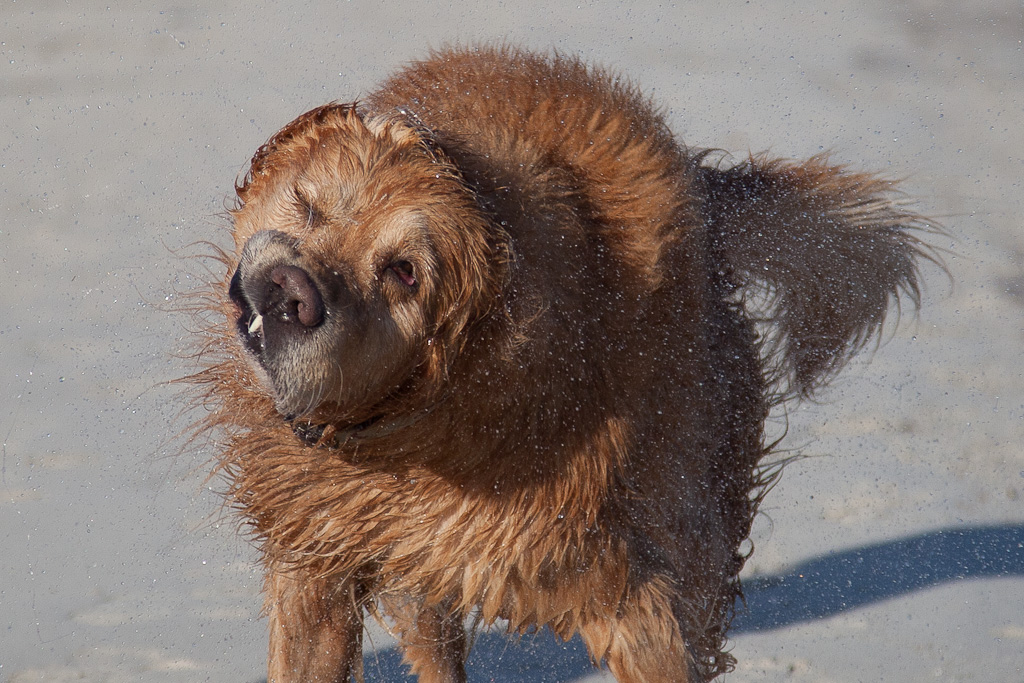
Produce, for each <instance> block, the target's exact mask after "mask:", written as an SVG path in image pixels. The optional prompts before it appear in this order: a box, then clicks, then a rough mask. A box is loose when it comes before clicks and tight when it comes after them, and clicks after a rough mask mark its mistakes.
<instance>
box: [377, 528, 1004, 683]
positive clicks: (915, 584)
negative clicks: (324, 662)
mask: <svg viewBox="0 0 1024 683" xmlns="http://www.w3.org/2000/svg"><path fill="white" fill-rule="evenodd" d="M1022 575H1024V525H1014V526H1011V525H1007V526H988V527H970V528H962V529H946V530H941V531H935V532H931V533H926V534H922V535H920V536H914V537H911V538H904V539H898V540H894V541H888V542H885V543H879V544H875V545H869V546H863V547H860V548H853V549H850V550H844V551H840V552H835V553H829V554H828V555H826V556H824V557H819V558H815V559H812V560H808V561H807V562H805V563H803V564H800V565H798V566H795V567H793V568H792V569H790V570H789V571H787V572H785V573H783V574H779V575H776V576H755V577H752V578H750V579H748V580H747V581H746V582H745V583H744V592H745V593H746V604H745V605H743V604H742V603H741V604H737V607H736V618H735V620H734V621H733V626H732V629H731V631H730V633H731V634H732V635H738V634H741V633H750V632H754V631H766V630H771V629H776V628H782V627H784V626H790V625H792V624H798V623H802V622H807V621H812V620H814V619H820V618H823V617H828V616H831V615H833V614H838V613H840V612H845V611H847V610H851V609H855V608H857V607H863V606H866V605H870V604H872V603H876V602H880V601H883V600H887V599H890V598H895V597H898V596H901V595H906V594H908V593H912V592H914V591H918V590H923V589H925V588H931V587H933V586H938V585H941V584H944V583H949V582H953V581H964V580H967V579H979V578H989V577H1000V576H1022ZM401 660H402V658H401V655H400V654H399V653H398V651H397V650H396V649H394V648H390V649H386V650H381V651H379V652H374V653H369V654H367V655H366V657H365V660H364V664H365V671H366V680H367V681H379V682H385V681H386V682H392V681H395V682H398V681H401V682H403V683H404V682H405V681H415V679H414V678H412V677H411V676H408V675H407V674H406V669H405V667H404V666H403V665H402V661H401ZM593 671H594V669H593V667H592V666H591V664H590V660H589V658H588V656H587V652H586V648H584V646H583V643H582V642H581V641H580V639H579V638H574V639H573V640H572V641H570V642H568V643H562V642H561V641H559V640H558V639H557V638H555V637H553V636H552V635H551V634H550V633H548V632H546V631H542V632H541V633H539V634H537V635H534V636H526V637H524V638H521V639H515V638H509V637H507V636H503V635H501V634H498V633H482V634H480V635H479V636H478V638H477V640H476V643H475V645H474V647H473V651H472V653H471V655H470V658H469V662H468V674H469V681H470V683H485V682H486V683H492V682H493V683H564V682H566V681H572V680H575V679H578V678H582V677H584V676H587V675H589V674H591V673H593Z"/></svg>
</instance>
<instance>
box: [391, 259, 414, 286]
mask: <svg viewBox="0 0 1024 683" xmlns="http://www.w3.org/2000/svg"><path fill="white" fill-rule="evenodd" d="M388 270H390V271H391V272H393V273H394V274H395V275H396V276H397V277H398V279H399V280H400V281H401V282H402V284H404V285H405V286H406V287H410V288H411V287H415V286H416V273H415V272H414V271H413V267H412V264H411V263H409V262H408V261H395V262H393V263H391V264H390V265H389V266H388Z"/></svg>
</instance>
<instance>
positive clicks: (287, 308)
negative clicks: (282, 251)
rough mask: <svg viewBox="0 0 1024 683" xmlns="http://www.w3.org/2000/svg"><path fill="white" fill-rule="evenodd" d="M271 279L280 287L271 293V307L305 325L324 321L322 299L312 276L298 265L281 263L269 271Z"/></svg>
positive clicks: (308, 325) (309, 325) (314, 325)
mask: <svg viewBox="0 0 1024 683" xmlns="http://www.w3.org/2000/svg"><path fill="white" fill-rule="evenodd" d="M270 279H271V281H272V282H273V283H274V284H275V285H277V286H278V287H280V290H279V291H277V292H275V293H272V294H271V297H270V299H271V300H274V299H276V300H275V301H273V307H274V308H277V309H278V310H280V311H281V313H282V314H283V315H284V316H285V317H288V316H294V317H295V318H296V319H298V321H299V322H300V323H302V325H304V326H305V327H316V326H317V325H319V324H320V323H322V322H323V321H324V300H323V297H321V296H320V290H319V289H317V286H316V284H315V283H314V282H313V278H311V277H310V276H309V273H307V272H306V271H304V270H303V269H302V268H299V267H298V266H287V265H281V266H277V267H276V268H274V269H273V270H272V271H270Z"/></svg>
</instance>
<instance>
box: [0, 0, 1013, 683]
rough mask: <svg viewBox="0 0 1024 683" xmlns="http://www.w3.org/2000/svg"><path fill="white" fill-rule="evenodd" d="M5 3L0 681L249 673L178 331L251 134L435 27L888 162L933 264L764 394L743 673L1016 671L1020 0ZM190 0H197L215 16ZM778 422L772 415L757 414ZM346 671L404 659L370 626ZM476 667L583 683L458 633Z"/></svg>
mask: <svg viewBox="0 0 1024 683" xmlns="http://www.w3.org/2000/svg"><path fill="white" fill-rule="evenodd" d="M267 4H268V3H251V2H243V1H241V0H224V1H222V2H220V3H217V4H216V9H195V8H189V7H187V6H184V5H181V6H179V5H169V6H164V7H162V8H157V9H152V8H151V5H150V3H144V2H119V3H117V9H113V8H112V5H113V3H111V4H110V5H111V6H108V5H106V4H102V3H93V2H77V3H61V2H55V1H53V0H46V1H44V0H36V1H34V2H25V1H23V2H13V1H12V2H7V3H5V6H4V10H3V12H2V18H0V57H2V60H0V64H2V66H0V74H2V79H0V83H2V84H3V87H2V88H0V120H2V121H3V125H2V126H0V284H2V286H0V311H2V312H3V319H2V321H0V440H2V453H0V457H2V460H0V542H2V547H3V552H2V553H0V680H3V681H9V682H10V683H14V682H17V683H25V682H28V681H58V682H59V681H110V682H115V681H167V682H171V681H174V682H179V681H181V682H185V681H213V682H221V681H235V682H249V683H252V682H255V681H260V680H262V676H263V660H264V656H265V639H266V626H265V622H263V621H262V620H261V619H260V616H259V600H260V598H259V587H260V580H261V579H260V576H259V573H258V571H257V570H256V568H255V565H254V561H255V554H254V552H253V550H252V548H251V547H250V545H249V544H248V542H247V541H246V540H245V539H244V538H243V537H241V536H239V535H238V533H237V526H236V523H235V521H234V520H233V518H232V517H231V516H230V515H228V514H226V513H224V512H223V511H222V510H221V508H220V499H219V497H218V496H217V495H216V493H215V491H216V489H217V488H218V487H219V486H220V484H219V482H217V481H216V480H214V481H206V478H205V477H206V472H207V471H208V465H209V459H210V458H211V456H212V454H211V452H210V450H209V448H208V445H207V444H204V443H199V444H193V445H192V446H190V447H188V448H183V444H182V441H181V439H180V438H179V436H178V435H179V433H180V431H181V430H182V429H184V428H185V427H186V425H187V423H188V415H187V414H186V415H182V411H183V410H184V402H183V400H182V399H181V397H180V394H179V392H178V389H177V388H175V387H174V386H169V385H167V384H165V382H167V381H169V380H172V379H174V378H176V377H180V376H181V375H183V374H185V373H187V372H188V370H189V369H190V367H191V366H190V364H189V361H187V360H185V359H182V358H181V357H180V354H182V353H187V352H188V350H189V349H190V348H191V347H192V344H193V342H194V335H193V332H192V330H191V328H190V321H189V320H188V318H187V317H184V316H182V315H180V314H178V313H175V308H176V306H178V305H179V304H180V302H181V301H182V298H183V297H182V294H183V293H186V292H188V291H190V290H192V289H193V288H194V287H195V286H196V283H197V282H198V281H200V280H202V279H205V278H208V277H211V275H210V274H209V273H208V272H207V271H206V270H204V268H205V267H209V268H210V269H212V271H213V272H214V274H215V275H217V276H219V271H218V270H217V268H218V266H217V264H216V263H213V262H207V263H206V264H205V265H204V263H203V262H202V261H198V260H196V259H191V258H188V256H189V255H194V254H201V253H204V252H208V251H209V249H207V248H204V247H203V246H201V245H195V243H197V242H199V241H202V240H209V241H212V242H213V243H215V244H221V245H224V244H226V241H227V232H226V228H227V221H226V220H225V218H224V215H223V214H224V207H225V206H226V205H227V204H228V203H229V202H230V197H231V193H232V184H233V182H234V180H235V177H236V175H237V174H238V173H239V172H240V171H241V170H242V169H243V168H244V166H245V163H246V161H247V159H248V157H249V156H250V155H251V153H252V152H253V150H255V148H256V147H257V146H258V145H259V144H261V143H262V142H263V141H264V140H265V139H266V138H267V137H268V136H269V135H270V134H271V133H272V132H274V131H275V130H276V129H277V128H278V127H279V126H280V125H282V124H283V123H284V122H286V121H288V120H290V119H291V118H292V117H294V116H295V115H297V114H298V113H300V112H302V111H304V110H306V109H308V108H310V107H312V106H314V105H317V104H321V103H323V102H325V101H328V100H333V99H341V100H351V99H355V98H357V97H358V96H359V95H360V94H361V93H365V92H366V91H368V90H369V89H370V88H371V87H372V86H373V84H374V83H376V82H378V81H379V80H380V79H382V78H383V77H384V76H385V75H386V74H388V73H389V72H390V71H391V70H393V69H394V68H395V67H396V66H398V65H400V64H401V63H403V62H405V61H406V60H409V59H413V58H415V57H417V56H419V55H422V54H424V52H425V51H426V50H427V49H428V48H429V47H430V46H440V45H443V44H445V43H449V42H456V41H463V42H465V41H500V40H507V41H509V42H513V43H520V44H524V45H527V46H530V47H534V48H537V49H550V48H557V49H558V50H560V51H563V52H565V53H568V54H575V55H580V56H582V57H584V58H586V59H588V60H592V61H596V62H599V63H601V64H604V65H607V66H610V67H613V68H615V69H617V70H619V71H621V72H622V73H624V74H627V75H628V76H629V77H630V78H631V79H632V80H633V81H634V82H636V83H637V84H639V85H640V86H641V87H642V89H643V90H644V91H645V92H648V93H650V94H651V95H652V96H653V97H654V98H655V99H656V100H657V101H658V102H660V103H661V104H662V105H663V106H664V107H665V108H666V111H667V112H668V116H669V119H670V121H671V124H672V126H673V128H674V130H675V131H676V132H677V133H678V134H679V136H680V138H681V139H682V140H684V141H685V142H687V143H689V144H692V145H695V146H718V147H721V148H724V149H727V150H729V151H731V152H733V153H734V154H736V155H737V156H738V157H740V158H742V156H743V155H745V154H746V153H747V152H748V151H761V150H766V149H767V150H770V151H771V152H772V153H773V154H775V155H778V156H792V157H806V156H809V155H812V154H817V153H819V152H822V151H831V152H832V155H833V159H835V160H836V161H838V162H841V163H846V164H850V165H852V166H855V167H858V168H865V169H876V170H881V171H884V172H886V173H888V174H891V175H892V176H895V177H902V178H906V181H905V184H904V188H905V190H906V192H907V194H908V196H909V197H911V198H914V199H916V200H917V201H918V206H919V208H920V209H921V210H922V211H924V212H926V213H928V214H929V215H931V216H934V217H936V218H937V219H938V220H940V221H941V222H942V223H943V224H944V225H945V226H946V228H947V231H948V235H946V236H939V237H936V238H935V240H934V241H935V244H936V246H938V247H941V248H943V249H947V250H949V251H948V252H947V253H946V254H945V260H946V264H947V266H948V268H949V272H950V277H948V278H947V277H946V276H945V275H944V274H943V273H942V272H941V271H940V270H939V269H937V268H932V267H928V268H926V269H925V279H926V292H925V297H926V302H925V305H924V307H923V308H922V310H921V312H920V314H919V315H917V316H915V315H914V314H913V312H912V311H905V312H904V315H903V316H902V318H901V324H900V326H898V327H896V326H890V327H889V328H888V329H887V334H886V341H885V343H884V344H883V345H882V346H881V347H880V348H879V349H877V350H872V351H870V352H869V353H866V354H864V355H862V356H861V357H860V358H859V359H858V360H857V362H856V363H855V364H854V365H853V366H852V367H851V368H850V369H849V371H848V372H846V373H845V374H844V375H843V376H842V377H841V378H840V380H839V381H837V382H836V383H835V384H834V386H833V387H832V388H831V389H830V390H829V391H827V392H825V393H823V394H822V395H821V396H819V399H820V401H819V403H816V404H810V405H802V406H799V407H796V408H794V409H792V410H791V411H790V413H789V415H788V430H789V431H788V436H787V439H786V442H785V444H786V446H787V447H788V448H790V449H792V450H793V451H794V452H799V453H802V454H804V455H806V456H812V457H807V458H805V459H803V460H799V461H797V462H795V463H794V464H792V465H790V466H789V468H788V470H787V471H786V473H785V475H784V477H783V479H782V481H781V483H780V484H779V485H778V486H777V487H776V489H775V490H774V491H773V492H772V493H771V495H770V496H769V497H768V499H767V501H766V503H765V505H764V508H763V511H764V514H763V515H762V516H761V518H759V520H758V523H757V526H756V529H755V533H754V543H755V545H756V552H755V553H754V556H753V558H752V560H751V561H750V563H749V564H748V567H747V571H746V576H747V583H748V587H749V589H748V596H749V599H748V610H747V611H746V612H744V613H743V614H741V615H740V616H739V617H738V619H737V622H736V629H735V631H734V638H733V639H732V648H733V650H732V651H733V654H734V655H735V656H736V657H737V659H738V660H739V664H738V666H737V669H736V671H735V673H733V674H731V675H729V676H726V677H725V678H724V680H726V681H730V682H740V681H801V682H803V681H842V682H846V681H850V682H853V681H883V680H884V681H971V680H977V681H1020V680H1024V505H1022V500H1021V496H1022V492H1024V453H1022V446H1021V442H1022V439H1021V437H1022V435H1024V381H1022V374H1024V372H1022V365H1024V364H1022V360H1024V359H1022V348H1024V343H1022V342H1024V331H1022V314H1024V231H1022V229H1021V228H1022V225H1021V218H1020V216H1021V215H1022V209H1024V206H1022V196H1024V192H1022V187H1021V180H1022V177H1024V134H1022V131H1024V125H1022V124H1024V113H1022V112H1024V97H1022V92H1024V80H1022V79H1024V73H1022V72H1024V53H1022V44H1021V39H1022V37H1024V17H1022V5H1021V4H1020V2H1019V1H1018V0H981V1H974V2H971V3H951V2H950V3H936V2H925V0H914V1H911V2H902V3H889V2H884V1H883V0H871V1H869V2H854V1H852V0H840V1H839V2H829V3H813V4H812V3H797V2H782V3H733V2H696V3H682V2H680V3H677V4H674V5H670V4H662V5H654V4H653V3H652V4H650V5H649V6H648V5H645V4H641V3H629V2H619V3H609V2H582V3H579V4H577V3H567V4H564V5H559V6H556V5H555V4H554V3H552V4H550V5H548V6H547V7H545V5H544V4H543V3H536V4H528V3H521V2H506V3H498V4H495V3H485V2H479V1H477V0H470V1H468V2H463V3H461V4H456V3H447V2H444V3H441V2H422V3H413V2H390V1H387V0H385V1H383V2H363V1H360V0H353V1H351V2H315V3H276V4H270V6H269V7H267V6H264V5H267ZM212 6H213V5H212V4H211V7H212ZM783 426H784V425H783V420H782V418H781V416H776V419H775V420H774V421H773V425H772V429H773V430H776V431H777V432H778V431H781V430H782V429H783ZM372 645H373V647H374V651H373V653H372V654H371V655H370V659H369V661H370V665H369V666H368V671H370V672H371V674H370V676H369V679H370V680H401V678H400V675H401V668H400V667H399V665H398V657H397V654H396V653H395V651H394V650H393V649H390V648H391V643H390V641H389V640H388V639H387V638H386V636H384V635H383V634H375V635H374V637H373V638H372ZM471 668H472V674H471V679H472V680H473V681H492V680H493V681H506V682H508V681H529V682H539V681H570V680H588V681H590V680H598V679H599V678H600V674H596V675H595V674H593V673H592V670H590V669H589V668H588V665H587V662H586V658H585V656H584V655H583V653H582V651H581V649H580V648H579V646H578V643H577V644H570V645H569V646H565V647H561V646H559V645H558V644H556V643H554V642H553V641H552V639H551V638H550V636H547V635H546V634H541V635H539V636H538V637H537V638H536V639H532V640H527V641H525V642H524V643H521V644H515V643H512V644H510V643H508V642H507V641H505V640H502V639H501V638H499V637H498V636H495V635H490V634H487V635H485V636H482V637H481V639H480V642H479V647H478V649H477V651H476V653H475V656H474V659H473V661H472V667H471Z"/></svg>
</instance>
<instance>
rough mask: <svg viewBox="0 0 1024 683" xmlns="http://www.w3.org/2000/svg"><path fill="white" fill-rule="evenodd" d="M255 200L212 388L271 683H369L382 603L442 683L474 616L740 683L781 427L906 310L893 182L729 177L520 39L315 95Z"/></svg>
mask: <svg viewBox="0 0 1024 683" xmlns="http://www.w3.org/2000/svg"><path fill="white" fill-rule="evenodd" d="M237 194H238V202H237V206H236V207H235V208H234V210H233V211H232V216H233V221H234V239H235V251H234V252H233V253H230V254H225V255H224V261H225V262H226V265H227V274H226V276H225V279H224V281H223V283H221V284H220V285H219V287H220V288H219V289H218V290H217V291H218V294H217V296H218V297H219V299H218V302H217V303H216V304H215V306H216V307H218V310H219V311H220V313H219V314H220V315H221V316H222V318H221V319H226V321H227V322H226V323H225V324H223V325H220V326H218V327H217V328H216V329H214V330H213V331H212V332H211V335H210V338H209V344H210V347H211V351H212V353H210V354H207V355H205V356H204V357H206V358H211V357H212V358H215V359H217V360H215V361H211V363H210V365H209V366H208V367H206V368H205V369H204V370H202V371H201V372H200V373H199V374H198V375H196V376H195V378H194V381H196V382H197V383H199V384H200V385H201V386H202V392H203V401H204V402H205V403H206V404H207V405H208V406H209V408H210V411H211V412H210V414H209V418H208V419H207V420H206V421H205V422H204V423H203V425H202V429H210V430H214V431H215V432H216V433H218V434H221V435H222V437H223V453H222V456H221V463H220V471H221V473H222V474H223V475H225V477H226V479H227V481H229V482H230V492H229V495H230V499H231V501H232V503H233V504H234V505H235V506H236V507H237V508H238V509H239V510H240V511H241V512H242V513H243V515H244V518H245V520H246V521H247V522H248V524H249V525H251V529H252V531H253V533H254V535H255V537H256V538H257V539H258V542H259V544H260V547H261V550H262V556H263V562H264V564H265V568H266V609H267V612H268V614H269V619H270V628H271V636H270V656H269V679H270V680H271V681H274V682H276V683H283V682H285V681H346V680H349V678H350V677H356V678H359V677H360V675H361V670H360V665H361V661H362V659H361V658H362V655H361V634H362V628H363V617H364V614H365V612H366V610H371V611H373V612H374V613H376V614H377V615H379V616H383V617H385V618H386V619H387V620H388V621H389V623H391V624H392V625H393V627H394V629H395V630H396V632H397V633H398V635H399V636H400V638H401V643H402V648H403V651H404V655H405V658H406V661H407V662H408V663H409V665H410V666H411V668H412V670H413V671H414V672H415V673H416V674H417V675H418V676H419V678H420V680H422V681H438V682H441V681H445V682H454V681H463V680H465V672H464V669H463V662H464V660H465V656H466V649H467V639H466V637H465V635H464V632H463V622H464V620H465V619H466V617H467V615H469V614H471V613H473V614H475V615H476V616H477V617H478V619H479V621H480V622H481V623H483V624H490V623H493V622H494V621H495V620H498V619H504V620H507V624H508V626H509V628H510V629H511V630H512V631H524V630H527V629H531V628H534V627H541V626H546V627H549V628H550V629H551V630H552V631H553V632H554V633H556V634H557V635H558V636H561V637H562V638H569V637H570V636H572V635H574V634H580V635H581V636H582V638H583V641H584V642H585V643H586V646H587V648H588V649H589V652H590V654H591V656H592V658H593V660H594V661H595V663H602V662H603V663H605V664H606V665H607V667H608V668H609V669H610V670H611V671H612V672H613V673H614V675H615V676H616V677H617V678H618V679H619V680H620V681H644V682H647V683H650V682H657V681H665V682H672V683H679V682H680V681H703V680H707V679H710V678H713V677H714V676H715V675H717V674H718V673H720V672H722V671H724V670H726V669H727V668H728V667H729V665H730V663H731V660H730V658H729V657H728V655H726V654H723V646H724V641H725V634H726V630H727V628H728V623H729V620H730V618H731V616H732V610H733V605H734V603H735V601H736V598H737V595H738V593H739V582H738V578H737V576H738V573H739V571H740V569H741V567H742V566H743V563H744V560H745V559H746V557H745V554H744V553H743V552H742V551H741V544H742V543H743V541H744V540H745V539H746V538H747V536H748V534H749V531H750V524H751V519H752V517H753V515H754V513H755V510H756V507H757V503H758V501H759V500H760V497H761V495H762V494H763V492H764V488H765V485H766V482H767V477H766V475H765V474H764V470H763V469H762V468H760V467H759V463H761V462H762V458H764V456H765V455H766V453H767V452H768V451H769V447H768V446H767V445H766V443H765V437H764V431H763V424H764V420H765V417H766V414H767V412H768V410H769V408H770V407H771V406H772V405H773V404H774V403H776V402H778V401H783V400H789V399H793V400H797V399H799V398H800V397H802V396H806V395H807V394H809V393H810V392H811V391H813V390H814V389H815V387H817V386H818V385H820V384H821V383H822V382H823V381H825V380H827V379H828V378H829V377H831V376H832V375H833V373H835V372H836V371H837V370H838V369H839V368H840V367H841V366H842V365H843V364H844V362H845V361H846V360H848V359H849V358H850V356H851V355H852V354H853V353H854V352H856V351H857V350H858V349H859V348H860V347H861V346H862V345H863V344H864V343H865V341H867V340H868V339H869V338H870V337H872V335H873V334H874V333H875V332H876V331H877V330H878V328H879V326H880V325H881V323H882V321H883V318H884V316H885V314H886V311H887V309H889V308H890V307H891V306H892V305H893V304H894V303H895V302H896V300H897V298H898V297H899V296H900V295H901V294H902V295H905V296H907V297H908V298H909V299H910V300H912V301H913V302H914V303H916V302H917V299H918V286H917V270H916V266H915V262H916V260H917V259H918V257H920V256H921V255H922V254H924V253H925V251H924V248H923V247H922V245H921V244H920V242H918V241H917V239H916V238H915V237H914V236H913V234H912V233H913V232H914V231H915V229H919V228H927V227H928V223H927V221H925V220H923V219H921V218H920V217H918V216H916V215H914V214H912V213H910V212H908V211H906V210H904V209H903V208H901V206H900V204H899V203H897V202H894V201H893V193H892V187H891V184H890V183H889V182H887V181H885V180H883V179H880V178H877V177H875V176H871V175H866V174H859V173H853V172H848V171H846V170H844V169H841V168H837V167H834V166H831V165H829V164H828V163H827V161H826V160H825V159H823V158H813V159H810V160H808V161H804V162H800V163H796V162H787V161H778V160H770V159H768V158H764V157H753V158H750V159H748V160H746V161H744V162H742V163H738V164H736V165H732V166H725V165H723V164H721V163H717V162H714V161H713V160H712V158H711V157H710V156H709V154H708V153H706V152H703V151H699V150H694V149H690V148H687V147H685V146H683V145H681V144H680V143H678V142H677V141H676V140H675V139H674V137H673V135H672V134H671V132H670V131H669V129H668V128H667V126H666V124H665V122H664V120H663V119H662V118H661V117H660V116H659V115H658V114H657V112H656V111H655V110H654V109H653V107H652V105H651V104H650V103H649V102H648V101H647V100H646V99H645V98H644V97H642V96H641V95H640V94H639V93H638V92H637V91H636V90H634V89H633V88H632V87H630V86H627V85H624V84H623V83H622V82H621V81H620V80H618V79H617V78H615V77H614V76H612V75H609V74H607V73H605V72H602V71H600V70H597V69H593V68H589V67H587V66H586V65H584V64H581V63H580V62H578V61H577V60H574V59H568V58H564V57H546V56H538V55H534V54H530V53H526V52H522V51H517V50H514V49H507V48H503V49H489V48H478V49H462V50H448V51H442V52H438V53H435V54H433V55H432V56H430V57H429V58H428V59H426V60H425V61H422V62H418V63H415V64H412V65H411V66H409V67H408V68H406V69H405V70H403V71H401V72H399V73H398V74H397V75H396V76H394V77H393V78H391V79H390V80H389V81H387V82H386V83H385V84H384V85H383V86H382V87H381V88H380V89H379V90H377V91H376V92H374V93H373V94H371V95H370V96H369V97H367V98H366V99H365V100H364V101H362V102H361V103H359V104H328V105H326V106H323V107H319V108H317V109H314V110H313V111H310V112H308V113H306V114H303V115H302V116H300V117H299V118H297V119H296V120H294V121H292V122H291V123H289V124H288V125H287V126H285V127H284V128H283V129H282V130H281V131H280V132H278V133H277V134H276V135H274V136H273V137H272V138H271V139H270V140H269V141H268V142H267V143H266V144H265V145H264V146H262V147H261V148H260V149H259V150H258V151H257V152H256V154H255V156H253V158H252V161H251V165H250V168H249V170H248V172H247V173H246V174H245V176H244V178H243V179H242V180H241V181H240V182H239V185H238V188H237ZM755 301H756V302H758V305H757V306H754V304H753V303H752V302H755ZM755 320H760V321H761V326H760V327H759V326H758V325H757V324H756V323H755Z"/></svg>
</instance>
